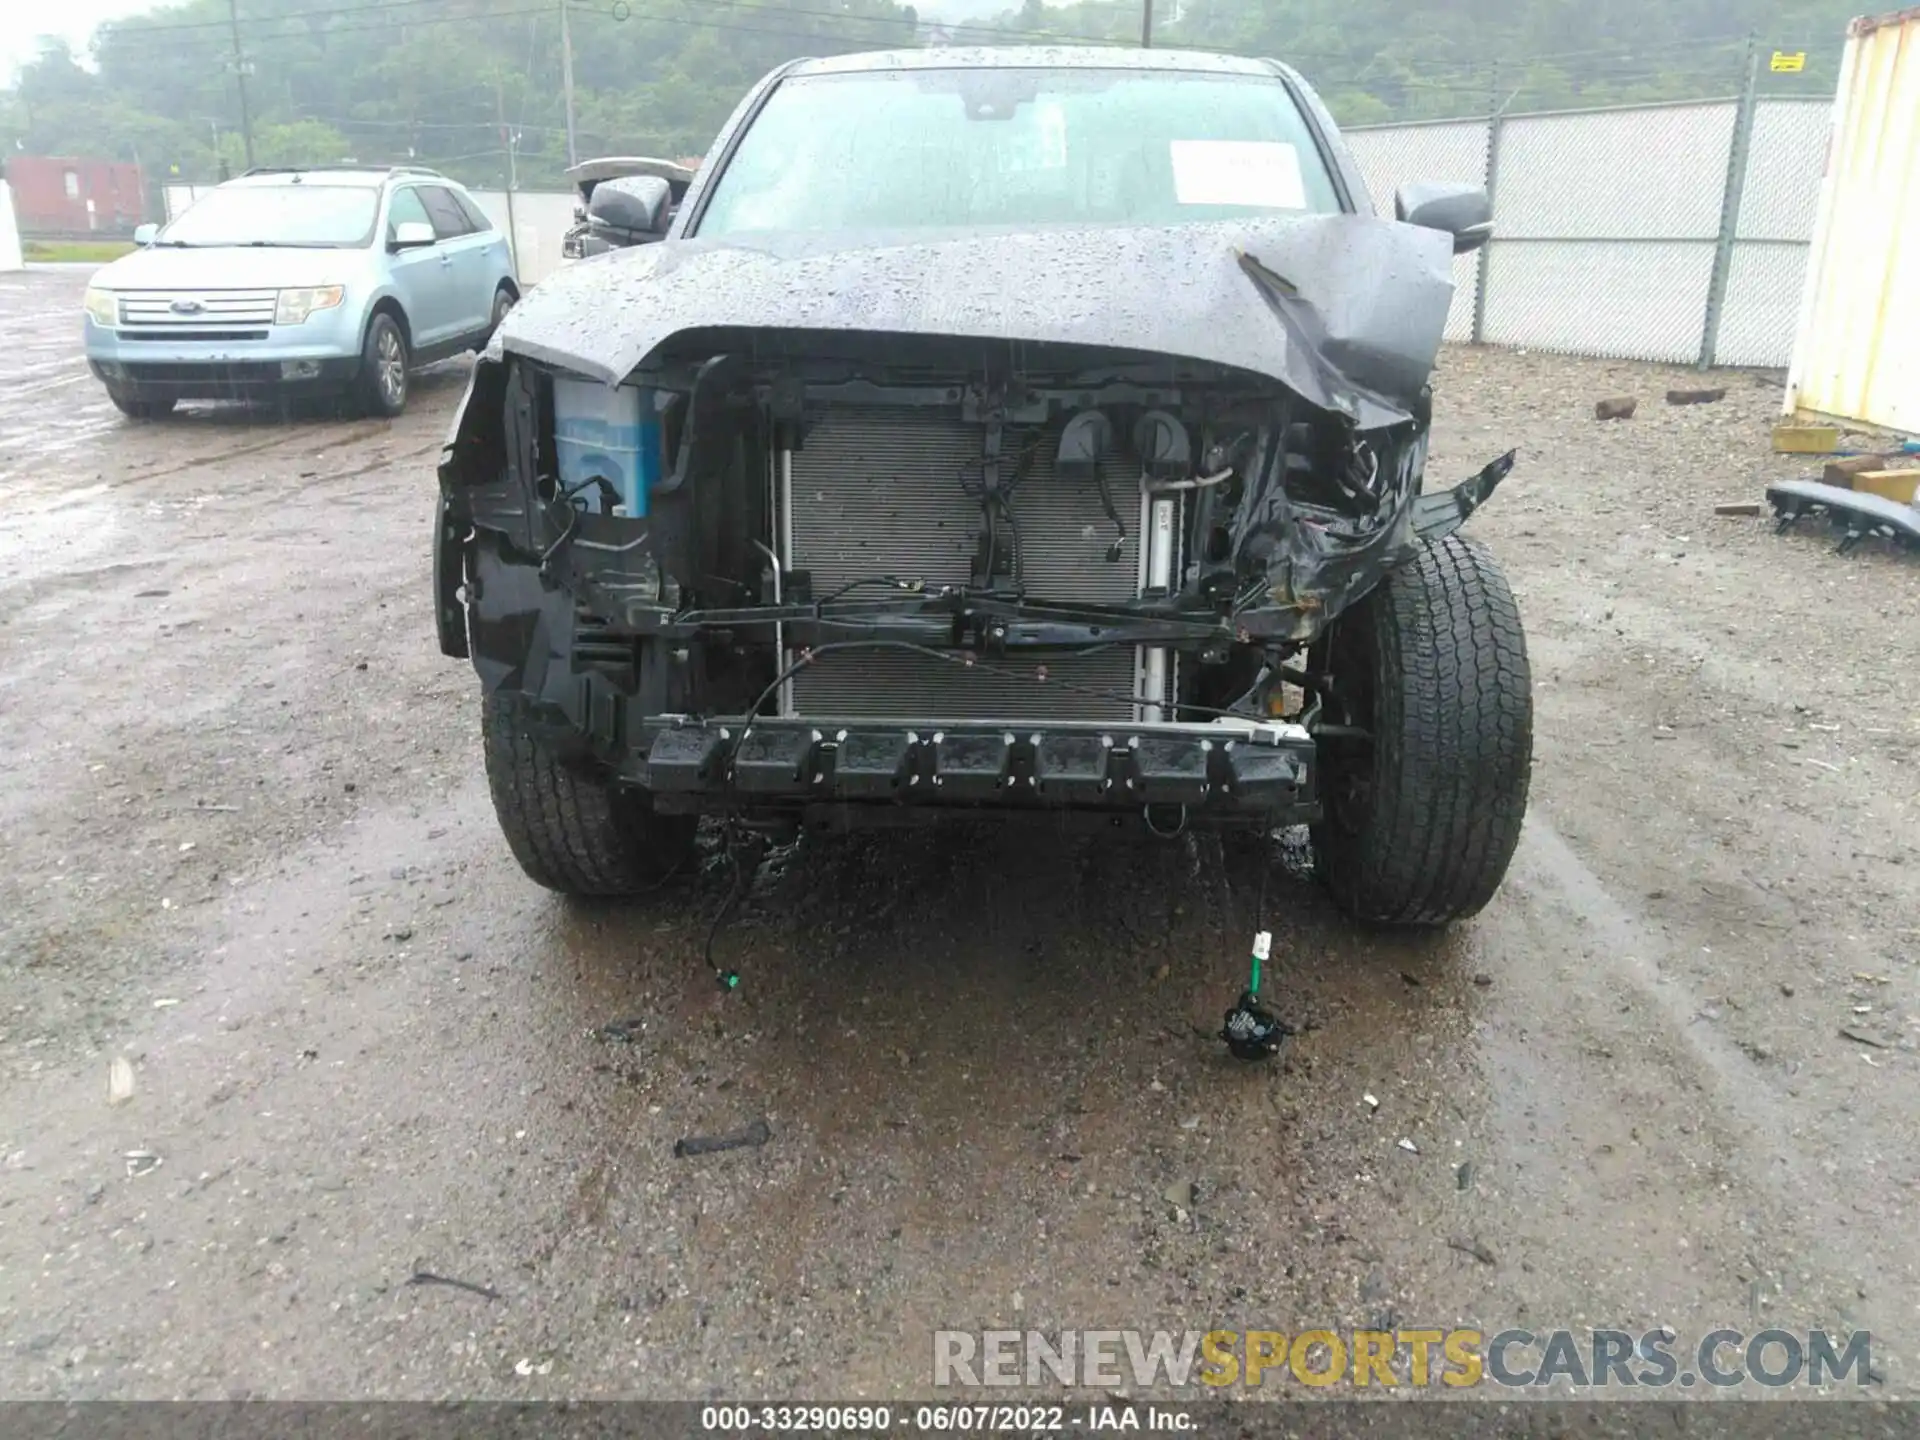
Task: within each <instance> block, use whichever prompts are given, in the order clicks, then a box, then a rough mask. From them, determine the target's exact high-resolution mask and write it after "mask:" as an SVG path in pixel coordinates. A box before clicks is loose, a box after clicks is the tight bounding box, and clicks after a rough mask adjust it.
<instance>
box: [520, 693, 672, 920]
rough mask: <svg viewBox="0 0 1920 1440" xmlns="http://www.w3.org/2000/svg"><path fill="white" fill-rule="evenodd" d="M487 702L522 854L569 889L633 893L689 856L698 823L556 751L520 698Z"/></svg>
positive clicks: (547, 878) (549, 881) (541, 875)
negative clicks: (535, 732) (658, 808)
mask: <svg viewBox="0 0 1920 1440" xmlns="http://www.w3.org/2000/svg"><path fill="white" fill-rule="evenodd" d="M482 704H483V713H482V724H483V732H482V733H483V736H484V742H485V746H486V757H487V785H488V788H489V789H491V790H492V792H493V810H494V814H495V815H497V816H498V817H499V820H500V829H501V830H502V831H503V832H504V833H505V835H506V837H507V844H508V846H509V847H510V848H511V849H512V850H513V856H514V859H516V860H518V861H519V862H520V868H521V869H522V870H524V871H526V872H527V874H528V876H529V877H531V878H532V879H533V880H534V881H536V882H537V883H539V884H541V885H544V886H546V887H547V889H549V890H558V891H560V892H561V893H562V894H564V895H631V894H634V893H636V892H638V891H642V890H646V889H648V888H649V887H651V886H652V885H654V884H657V883H658V882H659V881H660V880H661V879H662V878H664V877H665V876H666V875H668V874H670V873H671V872H673V871H674V870H676V869H678V868H679V867H680V866H681V865H682V864H684V863H685V862H686V859H687V857H688V855H689V854H690V853H691V852H692V849H693V839H694V831H695V829H696V828H697V826H698V823H699V822H698V821H697V820H696V819H695V818H694V817H693V816H691V815H656V814H655V813H654V811H653V806H652V803H651V802H650V801H649V799H648V797H647V795H646V794H645V792H643V791H639V790H633V789H629V788H627V787H625V786H622V785H617V784H615V783H614V782H613V780H612V778H611V777H610V776H608V775H606V774H605V773H604V772H601V771H598V770H596V769H594V768H592V767H591V766H588V765H581V764H573V763H568V762H566V761H563V760H561V759H559V758H558V757H556V756H554V755H552V754H550V753H548V751H547V749H546V747H544V746H543V745H541V743H540V742H539V741H537V740H535V739H534V738H533V737H532V736H531V735H530V734H528V732H527V726H526V724H525V720H524V713H525V712H524V710H523V708H522V701H521V699H520V697H518V696H515V695H509V694H503V693H501V692H497V691H496V692H495V693H494V694H491V695H488V696H487V697H486V698H485V700H484V701H483V702H482Z"/></svg>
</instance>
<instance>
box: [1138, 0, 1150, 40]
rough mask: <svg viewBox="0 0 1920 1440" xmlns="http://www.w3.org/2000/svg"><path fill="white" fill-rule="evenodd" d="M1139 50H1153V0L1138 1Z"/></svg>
mask: <svg viewBox="0 0 1920 1440" xmlns="http://www.w3.org/2000/svg"><path fill="white" fill-rule="evenodd" d="M1140 48H1141V49H1142V50H1151V49H1152V48H1153V0H1140Z"/></svg>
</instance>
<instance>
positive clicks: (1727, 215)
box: [1700, 35, 1760, 370]
mask: <svg viewBox="0 0 1920 1440" xmlns="http://www.w3.org/2000/svg"><path fill="white" fill-rule="evenodd" d="M1759 91H1760V40H1759V37H1758V36H1756V35H1749V36H1748V37H1747V79H1746V83H1745V84H1744V85H1743V86H1742V87H1741V90H1740V104H1739V105H1738V107H1737V108H1736V109H1735V110H1734V113H1733V140H1732V142H1731V143H1730V144H1729V145H1728V146H1727V188H1726V190H1725V192H1724V193H1723V194H1722V196H1721V201H1720V236H1719V240H1718V242H1717V243H1716V244H1715V246H1714V250H1713V278H1712V279H1710V280H1709V281H1708V282H1707V318H1706V324H1705V325H1704V326H1703V327H1702V329H1701V332H1700V368H1701V369H1702V370H1710V369H1712V368H1713V361H1714V355H1715V352H1716V351H1717V350H1718V349H1719V348H1720V319H1721V317H1722V315H1724V314H1725V313H1726V308H1727V282H1728V281H1729V280H1730V279H1731V278H1732V275H1733V247H1734V244H1735V242H1736V241H1737V240H1738V239H1739V236H1740V200H1741V197H1742V196H1743V195H1744V194H1745V192H1746V187H1747V160H1748V158H1749V157H1750V156H1751V155H1752V154H1753V117H1754V114H1755V112H1756V111H1757V109H1758V108H1759V106H1758V98H1759Z"/></svg>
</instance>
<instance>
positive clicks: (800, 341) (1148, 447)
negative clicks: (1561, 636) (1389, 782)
mask: <svg viewBox="0 0 1920 1440" xmlns="http://www.w3.org/2000/svg"><path fill="white" fill-rule="evenodd" d="M1449 260H1450V253H1449V251H1448V249H1447V244H1446V240H1445V237H1434V239H1433V241H1432V242H1431V243H1428V242H1427V241H1425V240H1424V239H1423V238H1422V236H1421V235H1420V233H1418V232H1414V231H1412V230H1411V229H1410V227H1406V226H1397V225H1389V224H1387V223H1385V222H1378V221H1373V220H1369V219H1360V218H1357V217H1300V218H1292V217H1289V218H1286V219H1284V220H1278V221H1274V222H1267V223H1255V224H1250V225H1240V226H1195V227H1183V228H1182V229H1181V230H1179V231H1168V230H1155V231H1117V232H1111V231H1110V232H1104V233H1092V234H1086V233H1079V232H1076V233H1074V234H1070V235H1068V236H1065V237H1061V236H1059V235H1053V236H1048V235H1041V234H1036V235H1019V236H1004V235H1003V236H997V237H991V238H987V237H980V238H969V239H964V240H953V241H937V242H929V243H920V244H914V245H909V246H877V247H873V248H870V249H857V250H854V251H851V252H850V251H848V250H847V249H845V248H841V249H837V250H827V249H823V248H816V247H814V246H812V245H810V244H809V243H807V242H804V241H802V242H795V243H794V244H793V245H792V247H791V248H790V250H789V251H788V252H787V253H769V252H767V251H764V250H751V251H749V250H743V249H735V248H733V247H730V246H726V245H705V244H702V243H701V242H697V241H696V242H683V243H680V244H674V243H669V244H668V245H665V246H660V247H654V251H653V252H652V253H643V254H639V255H636V256H633V257H622V258H621V261H619V262H616V263H618V264H620V265H622V266H625V267H629V268H624V269H622V270H620V271H618V272H615V271H614V270H612V269H611V268H608V269H607V274H606V276H605V278H604V279H601V280H599V281H597V282H596V281H594V279H593V277H591V276H590V275H589V274H588V272H589V271H591V270H593V269H595V268H603V267H580V268H578V269H575V270H570V271H569V272H567V273H566V274H565V275H564V276H562V277H560V278H561V280H563V281H564V282H565V290H564V292H559V291H555V292H549V291H548V290H547V287H542V290H540V291H536V292H535V294H534V295H533V296H532V297H530V298H529V300H528V301H527V302H526V303H525V304H523V305H522V307H521V308H520V309H519V310H518V311H516V313H515V316H514V317H513V319H512V320H510V321H509V322H508V326H507V328H506V330H505V332H504V335H503V338H502V340H501V341H498V342H496V345H495V347H494V348H493V350H492V351H491V352H490V353H489V354H488V355H487V356H486V357H484V358H483V360H482V361H481V363H480V365H479V366H478V367H477V370H476V373H475V376H474V379H473V382H472V385H471V388H470V390H469V393H468V395H467V397H466V399H465V401H464V403H463V405H462V407H461V411H460V414H459V416H458V418H457V419H456V422H455V424H454V427H453V432H452V434H451V436H450V439H449V443H448V447H447V451H446V455H445V458H444V461H443V464H442V466H441V469H440V483H441V510H440V519H439V526H438V537H437V542H436V549H435V574H436V581H435V584H436V592H437V602H438V610H439V626H440V637H441V644H442V648H443V649H444V650H446V651H447V653H449V654H452V655H470V656H471V658H472V660H473V663H474V665H475V667H476V669H477V670H478V671H479V674H480V676H481V679H482V682H483V685H484V687H485V689H486V691H487V693H488V694H489V696H492V697H510V698H511V701H512V704H513V707H514V714H515V715H516V716H518V717H520V719H519V721H518V723H520V724H522V725H523V726H524V727H525V728H526V730H527V732H528V734H529V735H530V736H531V737H532V742H533V743H536V744H537V745H539V746H541V747H543V749H544V750H545V752H546V753H549V754H551V755H554V756H557V757H561V759H562V761H563V762H564V763H567V764H571V765H575V766H579V767H585V768H586V769H588V770H591V771H593V772H595V773H598V774H600V775H603V776H604V777H606V778H607V779H608V780H609V782H611V783H613V784H616V785H618V786H621V787H623V788H625V789H626V790H627V791H629V792H631V793H632V794H633V795H636V796H644V797H645V803H646V805H647V806H648V807H649V809H650V812H651V813H652V814H654V815H657V816H674V815H680V816H686V815H695V814H725V815H728V816H731V817H734V818H736V819H738V820H740V821H743V822H745V823H749V824H758V825H764V826H768V827H770V828H784V827H790V826H794V825H808V826H832V827H842V826H854V825H861V824H885V823H896V824H897V823H912V822H915V821H933V820H940V819H942V818H951V817H953V816H955V815H956V814H958V813H960V812H973V813H974V814H976V815H996V816H1020V815H1027V816H1047V817H1049V818H1050V819H1055V820H1058V819H1061V818H1072V817H1078V818H1081V819H1085V820H1089V821H1091V822H1092V823H1095V824H1111V823H1113V821H1114V820H1115V819H1116V818H1132V819H1138V820H1141V821H1144V822H1145V823H1146V824H1147V825H1149V826H1150V827H1152V828H1153V829H1155V830H1157V831H1160V832H1161V833H1168V832H1171V831H1174V830H1177V829H1180V828H1183V827H1185V826H1189V825H1209V824H1225V825H1234V824H1243V825H1258V826H1269V827H1270V826H1273V825H1276V824H1288V823H1313V822H1319V821H1322V820H1323V819H1324V818H1325V805H1324V785H1323V782H1322V769H1323V762H1324V761H1325V760H1326V758H1327V755H1328V753H1329V752H1330V750H1332V751H1341V750H1350V749H1352V748H1353V747H1355V746H1359V747H1363V748H1364V746H1365V745H1366V744H1367V742H1368V737H1367V734H1366V729H1367V727H1366V725H1365V724H1364V723H1358V724H1356V723H1354V722H1355V716H1354V715H1353V714H1352V707H1351V705H1350V704H1346V703H1343V700H1342V697H1341V696H1340V694H1339V693H1338V686H1337V684H1336V683H1335V682H1333V681H1331V680H1330V679H1329V678H1328V676H1327V675H1325V674H1323V673H1322V672H1323V671H1324V669H1325V667H1324V666H1323V665H1321V664H1320V663H1318V662H1317V660H1316V654H1317V652H1318V651H1319V650H1322V649H1324V647H1325V645H1326V643H1327V639H1328V635H1329V631H1330V628H1331V627H1332V625H1333V623H1334V622H1335V621H1337V619H1338V617H1340V616H1341V615H1342V614H1344V613H1346V612H1347V611H1349V610H1350V609H1351V608H1352V607H1354V606H1355V605H1356V604H1358V603H1359V602H1361V601H1362V600H1363V599H1364V598H1365V597H1366V596H1367V595H1368V594H1369V593H1370V592H1372V591H1374V590H1375V589H1376V587H1378V586H1379V585H1380V584H1381V582H1382V580H1383V578H1384V577H1386V576H1388V575H1389V574H1390V573H1391V572H1393V571H1394V569H1395V568H1396V567H1398V566H1401V565H1403V564H1405V563H1406V562H1408V561H1409V560H1410V559H1411V558H1413V557H1414V556H1415V555H1416V554H1418V553H1419V552H1420V551H1421V550H1422V548H1423V547H1426V546H1429V545H1431V544H1433V543H1435V542H1437V541H1439V540H1441V539H1442V538H1443V537H1445V536H1447V535H1449V534H1451V532H1452V531H1454V530H1455V529H1457V528H1458V527H1459V526H1460V524H1461V523H1462V522H1463V521H1464V519H1465V518H1466V517H1467V516H1468V515H1470V514H1471V513H1472V511H1473V510H1474V509H1475V508H1477V506H1478V505H1479V504H1480V503H1481V502H1482V501H1484V500H1485V499H1486V497H1487V495H1488V494H1489V493H1490V492H1491V491H1492V489H1493V488H1494V486H1495V485H1497V484H1498V483H1499V481H1500V480H1501V478H1503V477H1504V475H1505V474H1506V473H1507V470H1508V468H1509V467H1510V465H1511V460H1512V457H1511V456H1508V457H1503V458H1501V459H1499V460H1496V461H1495V462H1493V463H1492V464H1490V465H1488V466H1487V467H1486V468H1485V469H1483V470H1482V471H1481V472H1480V473H1478V474H1477V475H1474V476H1473V477H1471V478H1470V479H1468V480H1466V481H1464V482H1463V483H1461V484H1460V485H1458V486H1457V487H1456V488H1454V489H1452V490H1447V491H1441V492H1438V493H1427V492H1425V491H1424V489H1423V478H1424V469H1425V460H1426V451H1427V437H1428V427H1429V423H1430V413H1429V399H1430V391H1429V389H1428V385H1427V380H1428V375H1429V373H1430V370H1431V367H1432V363H1433V359H1434V355H1435V352H1436V351H1437V347H1438V343H1439V336H1440V330H1441V327H1442V325H1443V324H1444V318H1445V314H1446V306H1447V301H1448V298H1449V297H1450V295H1451V276H1450V264H1449ZM985 266H991V267H992V271H991V273H992V274H993V275H994V277H995V283H994V285H993V286H991V287H984V286H982V285H981V284H980V283H979V281H978V278H977V277H978V276H979V275H980V274H981V273H982V267H985ZM967 275H972V276H974V277H976V278H975V279H974V280H973V281H972V282H971V283H969V284H966V285H961V284H959V283H958V277H961V276H967ZM1116 277H1120V278H1116ZM551 283H552V282H550V284H551ZM1103 286H1104V287H1105V289H1106V291H1107V292H1108V293H1105V294H1103V293H1102V287H1103ZM1023 297H1024V298H1023ZM623 315H626V316H628V317H631V316H634V315H641V316H644V317H645V319H644V320H635V319H632V318H627V319H624V320H623V318H622V317H623ZM523 858H524V857H523Z"/></svg>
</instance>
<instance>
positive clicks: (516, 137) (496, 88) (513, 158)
mask: <svg viewBox="0 0 1920 1440" xmlns="http://www.w3.org/2000/svg"><path fill="white" fill-rule="evenodd" d="M493 104H494V110H495V112H496V113H497V114H498V115H499V117H500V143H501V144H502V145H504V146H506V147H507V257H508V259H509V260H511V261H512V263H513V273H514V274H515V275H518V274H519V273H520V227H519V226H518V225H517V224H515V223H514V218H513V192H514V191H516V190H518V189H519V188H520V161H519V156H518V153H517V152H518V151H519V148H520V132H519V131H518V130H514V129H511V128H509V127H508V125H507V92H506V88H505V86H503V85H502V84H501V83H500V72H499V71H498V70H495V71H494V72H493Z"/></svg>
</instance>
